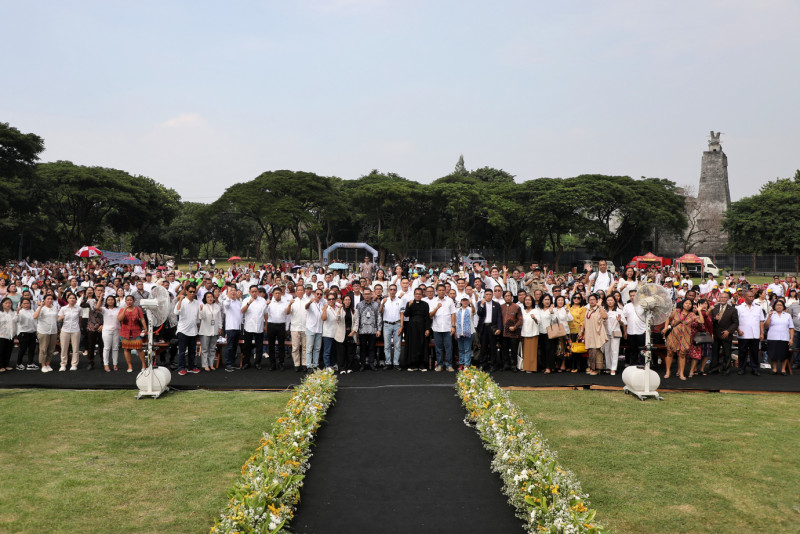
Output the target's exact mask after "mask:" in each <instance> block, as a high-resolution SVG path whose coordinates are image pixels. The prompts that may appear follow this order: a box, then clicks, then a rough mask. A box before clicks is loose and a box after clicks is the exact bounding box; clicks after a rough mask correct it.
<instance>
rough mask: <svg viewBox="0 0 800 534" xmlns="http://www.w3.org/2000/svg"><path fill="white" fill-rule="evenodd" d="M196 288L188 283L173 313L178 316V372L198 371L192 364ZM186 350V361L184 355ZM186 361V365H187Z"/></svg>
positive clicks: (197, 317) (195, 333)
mask: <svg viewBox="0 0 800 534" xmlns="http://www.w3.org/2000/svg"><path fill="white" fill-rule="evenodd" d="M196 294H197V288H196V287H195V286H194V285H190V286H189V287H188V288H187V289H186V290H185V291H181V293H180V294H179V295H178V302H177V303H176V304H175V315H177V316H178V329H177V330H178V374H179V375H180V376H185V375H186V373H195V374H197V373H199V372H200V369H198V368H197V367H196V366H195V364H194V355H195V353H196V352H197V323H198V321H199V317H200V301H199V300H197V299H196V298H195V296H196ZM187 351H188V362H187V359H186V357H185V355H186V354H187ZM187 363H188V365H187Z"/></svg>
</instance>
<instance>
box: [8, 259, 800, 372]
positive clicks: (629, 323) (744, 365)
mask: <svg viewBox="0 0 800 534" xmlns="http://www.w3.org/2000/svg"><path fill="white" fill-rule="evenodd" d="M169 267H170V268H169V269H167V268H166V267H165V266H164V267H156V266H155V265H136V266H135V267H125V268H122V267H114V266H110V265H107V264H106V263H105V262H104V261H98V260H91V261H89V262H81V261H74V262H69V263H50V262H47V263H39V262H32V263H28V262H19V263H9V264H7V265H6V266H5V267H4V268H3V269H2V271H0V373H4V372H10V371H13V370H20V371H22V370H38V371H41V372H44V373H47V372H51V371H53V370H55V366H58V370H59V371H77V370H79V368H80V367H81V355H83V356H84V357H85V358H86V361H87V363H86V366H85V368H86V369H89V370H92V369H94V368H95V364H96V362H97V366H98V367H99V366H100V365H101V363H102V367H103V369H104V370H105V371H106V372H114V371H117V370H119V368H120V362H119V353H120V350H121V351H122V353H123V355H124V359H125V364H126V371H128V372H132V371H133V368H134V363H135V360H136V359H138V361H139V365H140V366H141V367H144V366H145V358H144V350H143V343H144V342H145V341H146V333H147V327H148V324H147V321H148V316H147V313H145V312H144V311H143V309H142V307H141V306H140V302H141V301H142V300H143V299H148V298H150V296H151V294H152V293H155V292H156V291H154V290H153V288H154V287H156V286H160V287H163V288H164V290H165V292H164V293H165V294H166V295H168V298H169V307H168V310H169V315H168V317H167V319H166V320H165V321H164V322H163V324H158V325H156V324H154V325H153V328H154V331H155V337H156V341H157V343H156V346H157V348H158V358H157V361H156V365H168V366H170V367H172V368H173V369H175V370H177V372H178V374H179V375H180V376H183V375H186V374H187V373H200V372H212V371H214V370H216V369H218V368H219V369H221V368H224V369H225V370H226V371H229V372H233V371H235V370H243V369H249V368H254V369H256V370H260V369H264V368H267V369H270V370H280V371H283V370H288V369H293V370H294V371H296V372H302V371H306V370H314V369H316V368H321V367H322V368H325V367H332V368H334V369H335V370H336V371H337V372H339V373H341V374H344V373H350V372H353V371H368V370H372V371H374V370H378V369H379V368H382V369H385V370H408V371H418V372H425V371H429V370H431V371H434V372H441V371H444V372H448V371H449V372H452V371H455V370H456V369H461V368H464V367H468V366H479V367H482V368H485V369H486V370H488V371H490V372H498V371H512V372H525V373H538V372H541V373H544V374H549V373H565V372H569V373H577V372H586V373H588V374H590V375H597V374H599V373H609V374H611V375H615V374H617V373H618V372H620V371H621V369H622V368H624V367H625V366H626V365H639V364H641V363H642V354H643V348H644V345H645V331H646V328H647V325H646V324H645V314H644V311H643V310H642V309H641V307H640V306H638V305H637V304H636V294H637V291H638V290H639V288H640V287H641V286H642V284H645V283H653V284H658V285H660V286H662V287H663V288H664V289H665V291H666V292H667V295H668V296H669V299H670V300H671V302H672V303H673V306H674V308H673V309H672V311H671V313H670V314H669V318H668V319H667V320H666V322H664V323H663V324H661V325H655V328H654V340H655V344H656V347H657V348H658V349H659V350H657V351H656V354H658V355H659V356H660V357H659V358H658V361H657V362H654V365H656V368H657V369H659V370H660V371H661V372H663V373H664V377H665V378H670V377H672V376H677V377H678V378H679V379H681V380H686V379H689V378H694V377H696V376H704V375H706V374H709V373H723V374H727V373H730V372H732V371H737V372H738V373H739V374H744V373H745V372H746V371H750V372H752V373H753V374H754V375H758V374H759V373H760V372H761V368H762V366H761V364H762V363H766V362H768V363H769V364H770V371H771V373H772V374H776V375H777V374H781V375H787V374H792V371H793V369H796V368H797V367H798V358H797V354H798V348H799V347H798V345H799V344H800V343H799V342H800V302H798V293H797V292H798V287H797V281H796V280H795V279H794V278H792V277H788V278H786V279H785V280H782V279H781V278H780V277H777V276H776V277H775V278H774V281H773V283H772V284H769V286H768V287H764V288H762V287H761V286H750V285H749V284H748V283H747V280H746V279H745V278H744V277H743V276H742V277H739V278H736V277H735V276H733V275H728V276H727V277H725V278H724V279H722V280H720V281H717V280H716V279H715V278H714V277H713V276H709V277H708V278H707V279H706V280H704V281H703V282H702V283H700V284H697V285H696V284H694V283H693V281H692V280H691V278H690V277H689V276H688V274H681V273H677V272H675V271H674V270H671V269H670V268H669V267H665V268H655V267H653V268H649V269H641V270H640V269H636V268H634V267H626V268H625V269H624V271H623V272H622V273H620V274H619V275H617V274H615V273H612V272H610V271H609V270H608V266H607V265H606V263H605V262H604V261H600V262H599V264H598V268H597V270H594V269H593V268H592V266H591V265H587V267H586V269H585V270H584V271H583V272H580V273H576V272H568V273H566V274H558V275H557V274H553V273H552V272H546V271H545V270H544V269H543V267H542V266H540V265H538V264H533V265H531V266H530V268H529V269H528V270H525V269H523V268H521V267H518V268H512V269H509V268H507V267H506V266H487V265H485V264H484V263H475V264H473V265H469V266H464V267H463V268H462V270H453V269H450V268H441V269H430V268H415V267H414V266H411V267H407V268H404V267H403V266H400V265H396V266H393V267H389V268H384V267H381V266H379V265H376V264H375V263H374V262H373V261H372V259H371V258H369V257H367V258H365V259H364V262H363V263H360V264H359V265H357V266H355V268H353V269H349V270H347V271H344V270H342V271H335V272H334V271H329V270H326V269H325V268H323V267H313V266H295V267H294V268H288V269H287V268H286V267H285V266H282V267H281V268H275V267H274V266H272V265H270V264H267V265H261V266H257V265H253V264H251V265H248V266H239V265H237V264H233V265H231V266H230V267H229V268H227V269H217V268H216V265H214V264H213V263H212V265H207V266H206V267H205V269H203V266H202V265H199V264H198V265H196V266H194V267H193V269H192V270H191V271H187V272H184V271H180V270H175V269H174V268H172V267H173V266H172V265H170V266H169ZM287 341H288V342H289V343H287ZM14 351H16V365H13V362H12V358H13V355H14ZM198 352H199V355H198ZM737 353H738V359H737V360H736V363H734V360H735V357H736V355H737ZM101 360H102V362H101ZM687 364H688V365H687Z"/></svg>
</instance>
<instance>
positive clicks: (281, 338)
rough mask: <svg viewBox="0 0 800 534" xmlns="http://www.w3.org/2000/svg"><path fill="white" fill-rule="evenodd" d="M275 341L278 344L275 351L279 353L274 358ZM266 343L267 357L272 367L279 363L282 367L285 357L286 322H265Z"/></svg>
mask: <svg viewBox="0 0 800 534" xmlns="http://www.w3.org/2000/svg"><path fill="white" fill-rule="evenodd" d="M275 343H277V344H278V350H277V353H278V354H279V355H280V356H279V357H278V359H277V360H276V359H275V352H276V350H275ZM267 345H268V346H269V358H270V364H271V365H272V368H273V369H275V364H276V363H279V364H280V366H281V367H283V360H284V358H286V323H267Z"/></svg>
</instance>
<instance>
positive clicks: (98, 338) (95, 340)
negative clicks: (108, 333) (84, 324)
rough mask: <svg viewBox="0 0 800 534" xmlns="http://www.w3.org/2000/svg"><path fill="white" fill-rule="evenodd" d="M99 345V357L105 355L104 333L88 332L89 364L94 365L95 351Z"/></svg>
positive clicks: (87, 351)
mask: <svg viewBox="0 0 800 534" xmlns="http://www.w3.org/2000/svg"><path fill="white" fill-rule="evenodd" d="M95 345H97V355H98V356H101V355H102V354H103V332H97V331H92V330H87V331H86V353H87V354H88V356H89V363H91V364H94V351H95Z"/></svg>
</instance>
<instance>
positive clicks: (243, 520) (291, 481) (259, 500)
mask: <svg viewBox="0 0 800 534" xmlns="http://www.w3.org/2000/svg"><path fill="white" fill-rule="evenodd" d="M335 392H336V375H334V374H333V371H332V370H331V369H327V370H324V371H316V372H315V373H313V374H311V375H309V376H308V377H306V379H305V380H303V383H302V384H300V386H299V387H298V388H297V389H295V391H294V394H293V395H292V398H291V399H290V400H289V402H288V403H287V404H286V409H285V411H284V412H283V415H282V416H281V417H279V418H278V420H277V421H276V422H275V424H274V425H273V427H272V433H271V434H267V433H265V434H264V436H263V437H262V438H261V442H260V443H259V446H258V449H256V452H255V453H254V454H253V456H251V457H250V458H249V459H248V460H247V461H246V462H245V464H244V465H243V466H242V476H241V478H240V479H239V480H237V481H236V482H235V483H234V485H233V487H232V488H231V489H229V490H228V496H229V497H230V502H229V503H228V506H227V507H226V508H225V509H224V510H223V511H222V514H221V515H220V517H219V518H218V519H216V520H215V524H214V526H213V527H212V528H211V532H212V534H218V533H228V534H233V533H241V534H244V533H256V532H257V533H259V534H263V533H270V534H276V533H284V532H288V530H287V527H288V525H289V522H290V521H291V520H292V518H293V517H294V512H295V509H296V507H297V503H298V502H299V501H300V488H301V487H302V485H303V478H304V476H305V475H304V473H305V472H306V471H308V468H309V459H310V458H311V454H312V453H311V445H312V441H313V439H314V435H315V434H316V432H317V429H318V428H319V427H320V425H321V424H322V421H323V419H324V417H325V413H326V412H327V411H328V408H329V407H330V405H331V404H332V403H333V396H334V393H335Z"/></svg>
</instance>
